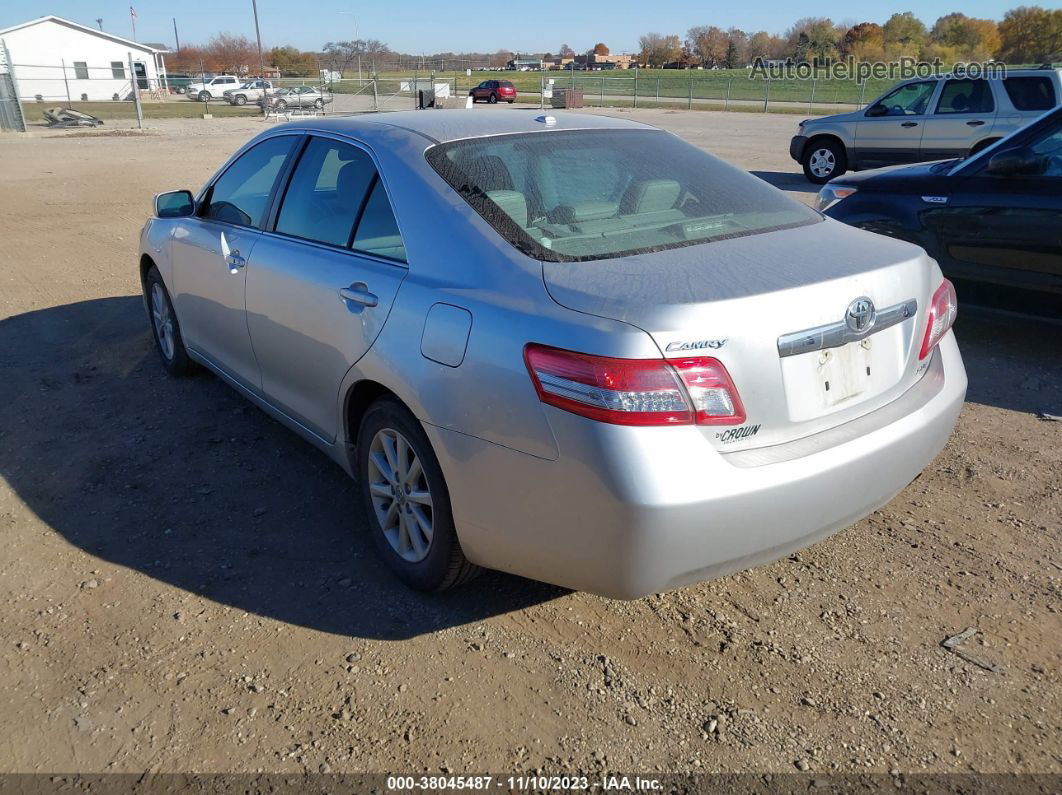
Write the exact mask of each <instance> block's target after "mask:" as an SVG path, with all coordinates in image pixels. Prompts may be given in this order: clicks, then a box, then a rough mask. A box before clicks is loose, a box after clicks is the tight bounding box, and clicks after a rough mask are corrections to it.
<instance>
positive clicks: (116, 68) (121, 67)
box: [111, 61, 125, 80]
mask: <svg viewBox="0 0 1062 795" xmlns="http://www.w3.org/2000/svg"><path fill="white" fill-rule="evenodd" d="M111 77H113V78H114V79H115V80H125V64H124V63H122V62H121V61H111Z"/></svg>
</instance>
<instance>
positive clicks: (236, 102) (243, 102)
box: [232, 94, 247, 105]
mask: <svg viewBox="0 0 1062 795" xmlns="http://www.w3.org/2000/svg"><path fill="white" fill-rule="evenodd" d="M232 104H233V105H246V104H247V97H245V96H244V95H243V94H237V95H236V98H235V99H234V100H233V102H232Z"/></svg>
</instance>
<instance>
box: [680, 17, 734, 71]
mask: <svg viewBox="0 0 1062 795" xmlns="http://www.w3.org/2000/svg"><path fill="white" fill-rule="evenodd" d="M727 44H728V40H727V35H726V32H725V31H723V29H722V28H717V27H716V26H715V25H698V26H697V27H695V28H690V29H689V30H688V31H686V49H687V50H688V51H689V52H690V53H691V54H692V55H695V56H696V57H697V59H698V60H700V62H701V63H702V64H704V65H705V66H721V65H722V64H723V63H725V61H726V53H727Z"/></svg>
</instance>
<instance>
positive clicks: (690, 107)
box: [686, 67, 693, 110]
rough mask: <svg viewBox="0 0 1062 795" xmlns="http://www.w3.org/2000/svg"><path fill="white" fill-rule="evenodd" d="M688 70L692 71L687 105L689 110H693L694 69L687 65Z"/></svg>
mask: <svg viewBox="0 0 1062 795" xmlns="http://www.w3.org/2000/svg"><path fill="white" fill-rule="evenodd" d="M686 71H688V72H689V73H690V97H689V102H688V103H687V105H686V107H687V109H688V110H693V69H690V68H688V67H687V69H686Z"/></svg>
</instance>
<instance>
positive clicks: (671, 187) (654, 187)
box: [623, 179, 682, 214]
mask: <svg viewBox="0 0 1062 795" xmlns="http://www.w3.org/2000/svg"><path fill="white" fill-rule="evenodd" d="M681 191H682V188H681V187H680V186H679V184H678V182H676V181H675V180H673V179H647V180H643V181H642V182H635V183H634V184H633V185H631V186H630V188H628V189H627V192H626V193H625V194H624V196H623V212H624V213H626V214H630V213H653V212H659V211H660V210H670V209H671V208H672V207H674V206H675V202H677V201H678V197H679V193H680V192H681Z"/></svg>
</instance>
